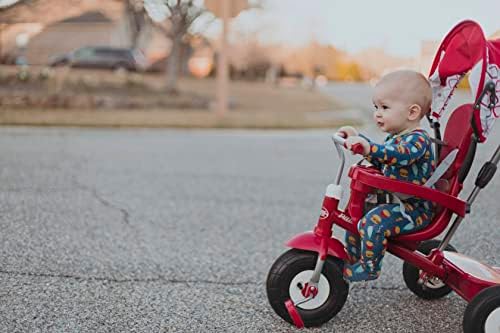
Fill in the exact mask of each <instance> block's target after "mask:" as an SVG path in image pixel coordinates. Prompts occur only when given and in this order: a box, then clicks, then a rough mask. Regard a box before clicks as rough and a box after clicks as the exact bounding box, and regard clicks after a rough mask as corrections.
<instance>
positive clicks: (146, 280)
mask: <svg viewBox="0 0 500 333" xmlns="http://www.w3.org/2000/svg"><path fill="white" fill-rule="evenodd" d="M0 274H5V275H13V276H29V277H42V278H62V279H73V280H77V281H105V282H113V283H127V282H138V283H150V282H163V283H172V284H181V283H182V284H187V285H188V286H189V284H213V285H221V286H259V285H262V282H255V281H237V282H229V281H213V280H182V279H167V278H165V277H163V276H158V277H154V278H124V279H116V278H109V277H102V276H79V275H72V274H61V273H57V274H52V273H36V272H18V271H6V270H0ZM359 289H370V290H389V291H403V290H406V289H407V288H405V287H380V286H353V287H352V288H351V290H359Z"/></svg>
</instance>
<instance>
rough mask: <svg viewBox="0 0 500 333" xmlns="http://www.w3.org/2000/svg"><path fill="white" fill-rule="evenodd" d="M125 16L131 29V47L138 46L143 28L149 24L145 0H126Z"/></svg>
mask: <svg viewBox="0 0 500 333" xmlns="http://www.w3.org/2000/svg"><path fill="white" fill-rule="evenodd" d="M125 17H126V19H127V24H128V27H129V29H130V44H131V47H133V48H137V47H138V44H139V37H140V35H141V32H142V31H143V29H145V28H146V27H147V26H148V25H149V24H150V20H148V19H147V14H146V10H145V9H144V1H143V0H125Z"/></svg>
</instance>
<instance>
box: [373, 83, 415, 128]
mask: <svg viewBox="0 0 500 333" xmlns="http://www.w3.org/2000/svg"><path fill="white" fill-rule="evenodd" d="M407 97H408V96H405V94H404V93H403V92H402V91H401V89H400V88H399V87H398V83H397V82H380V83H379V84H377V86H376V87H375V92H374V95H373V105H374V107H375V110H374V111H375V112H374V113H373V118H374V120H375V122H376V123H377V126H378V127H379V128H380V129H381V130H382V131H384V132H386V133H390V134H397V133H400V132H402V131H404V130H406V129H408V128H410V127H411V125H412V122H411V121H410V120H409V118H408V117H409V114H410V105H411V100H410V99H409V98H407Z"/></svg>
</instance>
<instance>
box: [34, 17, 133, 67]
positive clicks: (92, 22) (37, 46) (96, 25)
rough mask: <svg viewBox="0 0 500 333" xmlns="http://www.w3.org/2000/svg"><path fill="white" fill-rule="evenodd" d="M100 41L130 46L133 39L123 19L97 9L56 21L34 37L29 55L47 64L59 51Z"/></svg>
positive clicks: (119, 45)
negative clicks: (106, 14) (129, 37)
mask: <svg viewBox="0 0 500 333" xmlns="http://www.w3.org/2000/svg"><path fill="white" fill-rule="evenodd" d="M98 45H106V46H115V47H127V46H128V45H129V39H128V34H127V30H126V26H125V24H124V22H123V20H118V21H116V20H112V19H110V18H108V17H107V16H105V15H104V14H102V13H101V12H98V11H93V12H87V13H84V14H82V15H80V16H76V17H71V18H68V19H65V20H62V21H59V22H56V23H53V24H51V25H48V26H47V27H45V28H44V29H43V30H42V31H41V32H40V33H39V34H37V35H35V36H33V37H32V38H31V39H30V41H29V44H28V46H27V48H26V52H25V56H26V59H27V61H28V63H29V64H36V65H43V64H47V63H48V62H49V61H50V59H51V58H52V57H54V56H56V55H60V54H63V53H67V52H70V51H72V50H75V49H78V48H80V47H84V46H98Z"/></svg>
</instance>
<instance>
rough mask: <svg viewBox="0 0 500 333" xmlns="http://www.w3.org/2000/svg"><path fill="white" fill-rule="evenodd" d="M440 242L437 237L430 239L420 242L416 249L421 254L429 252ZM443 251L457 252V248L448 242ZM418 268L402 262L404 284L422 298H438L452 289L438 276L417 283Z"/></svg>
mask: <svg viewBox="0 0 500 333" xmlns="http://www.w3.org/2000/svg"><path fill="white" fill-rule="evenodd" d="M439 244H441V241H440V240H438V239H432V240H429V241H425V242H422V243H421V244H420V246H419V247H418V251H419V252H421V253H423V254H426V255H427V254H429V253H430V252H431V251H432V250H433V249H436V248H438V247H439ZM445 251H450V252H457V250H456V249H455V248H454V247H453V246H452V245H450V244H448V246H446V248H445ZM420 272H421V271H420V269H418V268H417V267H415V266H413V265H412V264H410V263H409V262H406V261H405V262H404V264H403V278H404V280H405V284H406V286H407V287H408V289H410V290H411V291H412V292H413V293H414V294H415V295H417V296H418V297H420V298H423V299H438V298H441V297H444V296H446V295H448V294H449V293H450V292H451V291H452V289H451V288H450V287H448V286H447V285H446V284H445V283H444V282H442V281H441V280H439V279H438V278H431V279H430V280H429V281H427V282H426V283H424V284H420V283H418V279H419V277H420Z"/></svg>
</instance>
